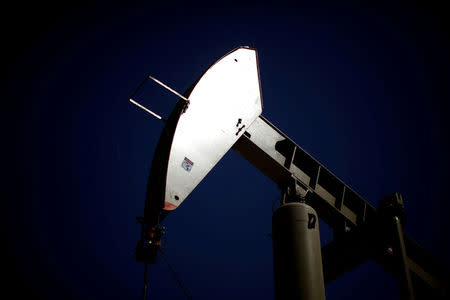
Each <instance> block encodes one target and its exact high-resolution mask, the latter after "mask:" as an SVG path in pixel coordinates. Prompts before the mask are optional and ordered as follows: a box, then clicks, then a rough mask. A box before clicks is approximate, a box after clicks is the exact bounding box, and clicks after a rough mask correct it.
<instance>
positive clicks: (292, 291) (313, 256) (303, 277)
mask: <svg viewBox="0 0 450 300" xmlns="http://www.w3.org/2000/svg"><path fill="white" fill-rule="evenodd" d="M272 239H273V265H274V283H275V299H276V300H288V299H289V300H291V299H292V300H313V299H314V300H324V299H325V287H324V280H323V270H322V255H321V248H320V234H319V219H318V217H317V214H316V212H315V211H314V209H313V208H312V207H311V206H309V205H307V204H305V203H299V202H291V203H287V204H283V205H281V206H280V207H279V208H278V209H277V210H276V211H275V212H274V214H273V216H272Z"/></svg>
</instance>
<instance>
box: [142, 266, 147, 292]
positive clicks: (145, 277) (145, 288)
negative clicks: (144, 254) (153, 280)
mask: <svg viewBox="0 0 450 300" xmlns="http://www.w3.org/2000/svg"><path fill="white" fill-rule="evenodd" d="M147 285H148V263H147V262H146V263H145V272H144V288H143V290H142V300H145V299H147Z"/></svg>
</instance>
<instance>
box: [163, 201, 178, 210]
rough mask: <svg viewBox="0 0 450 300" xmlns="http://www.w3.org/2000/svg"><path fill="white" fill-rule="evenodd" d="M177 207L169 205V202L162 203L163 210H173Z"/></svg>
mask: <svg viewBox="0 0 450 300" xmlns="http://www.w3.org/2000/svg"><path fill="white" fill-rule="evenodd" d="M177 207H178V206H176V205H174V204H172V203H169V202H164V210H174V209H175V208H177Z"/></svg>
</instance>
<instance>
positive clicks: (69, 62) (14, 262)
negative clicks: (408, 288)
mask: <svg viewBox="0 0 450 300" xmlns="http://www.w3.org/2000/svg"><path fill="white" fill-rule="evenodd" d="M4 13H5V14H6V15H8V16H10V18H7V19H3V21H2V28H3V30H2V31H3V34H2V35H3V40H4V43H3V45H4V46H3V47H4V48H5V49H4V51H5V54H4V56H3V57H4V61H5V67H4V70H6V72H4V74H6V79H5V80H3V81H2V97H1V112H2V118H1V128H2V132H3V133H2V136H3V137H4V138H3V141H4V143H3V146H2V147H3V149H2V166H4V168H2V169H3V172H2V177H4V178H3V179H2V182H3V185H2V188H1V228H2V235H3V236H4V237H3V238H2V239H3V241H4V242H5V245H6V246H4V250H6V255H5V256H4V259H5V261H6V266H5V267H4V268H3V272H5V273H6V275H7V278H9V280H8V281H7V282H6V289H2V293H6V291H8V290H12V291H14V292H15V293H17V294H19V295H22V296H23V295H25V294H28V295H33V296H34V299H137V298H138V297H140V294H141V288H142V278H143V266H142V265H141V264H138V263H136V262H134V261H133V260H132V257H133V251H134V247H135V244H136V242H137V240H138V238H139V231H140V228H139V225H138V224H137V222H136V221H135V217H136V216H141V215H142V213H143V206H144V197H145V189H146V182H147V176H148V173H149V170H150V165H151V161H152V157H153V152H154V150H155V147H156V143H157V141H158V138H159V134H160V132H161V130H162V128H163V123H162V122H160V121H157V120H156V119H154V118H152V117H150V116H149V115H148V114H146V113H144V112H143V111H140V110H138V109H137V108H136V107H134V106H133V105H131V104H130V103H129V102H128V101H127V98H128V96H129V94H130V93H131V92H132V91H133V90H134V88H135V87H136V86H137V84H138V83H139V82H140V81H141V80H142V79H143V78H144V77H145V76H146V75H148V74H151V75H153V76H155V77H157V78H158V79H160V80H162V81H163V82H165V83H167V84H168V85H169V86H171V87H173V88H175V89H176V90H178V91H180V92H183V91H185V90H186V89H187V88H188V87H189V86H190V85H191V84H192V83H193V82H194V81H195V80H196V79H197V78H198V77H199V76H200V75H201V74H202V72H203V71H204V70H205V69H206V68H207V67H208V66H209V65H210V64H211V63H213V62H214V61H215V60H216V59H218V58H220V57H221V56H223V55H224V54H225V53H227V52H228V51H230V50H232V49H233V48H235V47H238V46H241V45H248V46H252V47H255V48H257V49H258V54H259V63H260V73H261V83H262V92H263V99H264V110H263V115H264V116H265V117H267V118H268V119H269V120H270V121H271V122H272V123H274V124H275V125H276V126H277V127H278V128H280V129H281V130H282V131H283V132H285V133H286V134H287V135H288V136H289V137H291V138H292V139H293V140H294V141H296V142H297V144H299V145H300V146H301V147H303V148H304V149H305V150H306V151H308V152H309V153H310V154H311V155H313V156H314V157H315V158H316V159H318V160H319V161H320V162H322V163H323V164H324V165H325V166H327V167H328V168H329V169H330V170H331V171H332V172H333V173H334V174H336V175H337V176H339V177H340V178H341V179H342V180H343V181H344V182H346V183H347V184H349V185H350V186H351V187H353V188H354V189H355V190H356V191H357V192H358V193H359V194H360V195H361V196H363V197H364V198H365V199H367V200H368V201H369V202H370V203H371V204H372V205H374V206H378V200H379V199H380V198H381V197H383V196H384V195H385V194H389V193H391V192H394V191H398V192H400V193H402V195H403V197H404V200H405V205H406V211H407V213H408V220H407V224H406V229H405V230H406V231H407V233H408V234H409V235H410V236H412V237H413V238H415V239H416V240H417V241H418V242H419V243H420V244H421V245H423V246H424V247H425V248H426V249H428V250H429V251H430V252H431V253H433V254H434V255H435V256H437V257H438V258H440V259H441V260H442V261H443V262H445V263H447V264H449V263H450V260H449V258H448V253H449V251H450V248H449V246H448V244H447V243H446V238H447V237H448V236H449V234H450V230H449V221H448V209H449V204H448V201H449V197H448V191H447V187H448V186H447V185H448V179H449V178H448V177H449V176H448V171H447V170H448V169H449V167H450V160H449V157H448V153H449V152H450V145H449V128H450V127H449V119H448V114H449V112H450V109H449V105H448V100H449V99H450V98H449V96H450V95H449V94H450V93H449V89H448V82H449V79H450V78H449V73H448V70H449V69H450V58H449V53H450V39H449V34H448V31H445V30H444V28H445V25H447V24H446V21H445V20H444V13H443V8H442V7H439V6H433V7H430V6H426V7H425V6H423V5H415V4H409V2H408V3H407V2H406V1H405V2H398V1H396V2H395V1H394V2H393V3H389V4H386V5H384V4H366V5H361V4H357V3H351V2H347V3H346V4H341V5H336V4H330V3H325V2H321V3H320V4H319V3H317V4H314V5H313V4H311V3H297V4H295V5H294V4H292V3H287V2H277V5H275V4H272V5H266V4H262V3H257V2H254V3H252V4H248V3H247V4H243V3H240V2H221V3H220V4H216V5H213V3H210V4H209V6H206V7H205V6H202V5H200V4H195V3H192V2H191V3H189V4H176V3H173V4H161V3H155V4H146V5H143V4H112V3H109V4H100V3H97V4H88V3H81V4H80V3H76V4H75V3H72V6H70V3H69V4H68V5H67V6H65V5H64V6H63V5H59V6H57V7H56V8H55V7H54V6H51V5H45V4H42V5H32V6H27V5H26V4H23V5H22V4H21V5H18V4H17V5H13V6H11V7H6V8H5V9H4ZM13 29H14V30H13ZM5 41H6V42H5ZM137 100H139V101H140V102H141V103H143V104H145V105H147V106H148V107H150V108H153V109H154V110H155V111H157V112H160V113H162V114H163V115H165V116H168V114H169V113H170V111H171V109H172V108H173V105H174V104H175V103H176V101H177V99H176V98H175V97H174V96H172V95H169V94H168V93H167V92H166V91H164V90H162V89H161V88H160V87H157V86H155V85H152V84H150V83H149V84H148V85H146V87H145V89H143V90H142V92H141V93H140V94H139V95H138V96H137ZM279 196H280V192H279V191H278V189H277V187H276V185H275V184H273V183H272V182H271V181H270V180H269V179H268V178H266V177H265V176H264V175H262V174H261V173H260V172H259V171H258V170H257V169H255V168H254V167H253V166H251V165H250V164H249V163H248V162H247V161H245V160H244V159H243V158H241V157H240V156H239V155H238V154H237V153H235V152H233V151H231V152H229V153H228V154H227V155H226V156H225V157H224V158H223V159H222V160H221V161H220V162H219V164H218V165H217V166H216V168H215V169H213V171H212V172H211V173H210V174H209V175H208V176H207V177H206V179H205V180H204V181H203V182H202V183H201V184H200V185H199V186H198V187H197V189H196V190H195V191H194V192H193V193H192V194H191V195H190V197H189V198H188V199H187V200H186V201H185V202H184V203H183V204H182V205H181V206H180V208H179V209H177V210H176V211H175V212H174V213H172V214H171V215H169V216H168V217H167V219H166V220H165V221H164V225H165V226H166V227H167V235H166V238H165V240H164V245H165V246H166V248H165V252H166V253H167V257H168V259H169V261H170V263H171V264H172V265H173V267H174V268H175V270H176V271H177V273H178V275H179V277H180V279H181V281H182V282H183V284H184V286H185V287H186V289H187V290H188V292H189V293H190V295H191V296H192V298H193V299H195V300H197V299H230V298H233V299H246V298H255V299H273V275H272V244H271V239H270V237H268V234H269V233H270V232H271V215H272V203H273V201H275V200H276V199H277V198H279ZM320 225H321V226H322V227H321V232H322V242H323V244H325V243H327V242H329V241H331V240H332V235H331V234H330V230H329V229H328V228H327V227H326V225H325V224H323V223H320ZM149 288H150V295H151V298H150V299H183V297H184V296H183V293H182V291H181V289H180V288H179V287H178V286H177V284H176V281H175V280H174V278H173V277H172V276H171V274H170V271H169V269H168V267H167V266H166V264H165V263H164V262H163V261H158V263H157V264H155V265H152V266H151V267H150V283H149ZM326 294H327V299H361V298H365V299H379V298H381V297H383V298H384V299H396V298H397V296H398V294H397V291H396V282H395V281H394V279H393V278H391V276H390V275H388V274H386V273H384V271H383V270H381V268H380V267H379V266H377V265H376V264H374V263H373V262H368V263H366V264H364V265H363V266H361V267H360V268H358V269H356V270H354V271H353V272H351V273H349V274H347V275H345V276H343V277H342V278H340V279H338V280H336V281H335V282H333V283H331V284H329V285H328V286H327V288H326Z"/></svg>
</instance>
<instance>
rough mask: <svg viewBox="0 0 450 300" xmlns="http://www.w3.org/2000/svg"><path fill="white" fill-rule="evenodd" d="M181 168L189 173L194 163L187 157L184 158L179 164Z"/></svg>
mask: <svg viewBox="0 0 450 300" xmlns="http://www.w3.org/2000/svg"><path fill="white" fill-rule="evenodd" d="M181 166H182V167H183V169H185V170H186V171H188V172H190V171H191V169H192V167H193V166H194V163H193V162H192V161H191V160H190V159H189V158H187V157H185V158H184V160H183V162H182V163H181Z"/></svg>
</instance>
